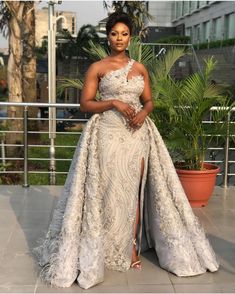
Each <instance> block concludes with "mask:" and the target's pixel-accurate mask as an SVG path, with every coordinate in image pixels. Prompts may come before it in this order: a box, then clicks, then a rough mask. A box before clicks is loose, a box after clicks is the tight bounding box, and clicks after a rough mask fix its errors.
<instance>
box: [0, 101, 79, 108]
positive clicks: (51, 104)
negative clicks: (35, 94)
mask: <svg viewBox="0 0 235 294" xmlns="http://www.w3.org/2000/svg"><path fill="white" fill-rule="evenodd" d="M0 106H22V107H27V106H33V107H34V106H35V107H58V108H59V107H62V108H63V107H66V108H68V107H72V108H73V107H80V103H78V104H75V103H38V102H35V103H32V102H0Z"/></svg>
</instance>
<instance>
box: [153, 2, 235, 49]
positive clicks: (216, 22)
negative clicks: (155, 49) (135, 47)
mask: <svg viewBox="0 0 235 294" xmlns="http://www.w3.org/2000/svg"><path fill="white" fill-rule="evenodd" d="M148 10H149V12H150V14H152V15H153V16H154V20H153V21H149V22H147V26H148V27H149V28H150V30H151V36H150V37H149V39H151V41H154V39H155V41H156V39H158V38H160V37H162V36H160V35H159V33H158V30H159V29H160V31H161V33H164V27H165V28H169V27H172V28H174V29H175V33H176V34H179V35H186V36H190V37H191V41H192V43H194V44H195V43H203V42H211V41H215V40H224V39H230V38H235V1H149V3H148ZM154 30H156V34H154ZM168 32H170V33H171V32H173V30H169V29H168V30H165V34H166V35H167V34H168ZM161 35H162V34H161Z"/></svg>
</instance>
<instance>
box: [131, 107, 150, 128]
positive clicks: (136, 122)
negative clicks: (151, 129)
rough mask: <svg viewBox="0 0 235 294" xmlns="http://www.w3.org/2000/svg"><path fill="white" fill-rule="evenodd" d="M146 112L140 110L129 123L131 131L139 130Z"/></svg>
mask: <svg viewBox="0 0 235 294" xmlns="http://www.w3.org/2000/svg"><path fill="white" fill-rule="evenodd" d="M147 115H148V112H147V111H146V110H145V109H142V110H140V111H139V112H138V113H137V114H136V115H135V116H134V117H133V118H132V119H131V120H130V122H129V125H130V127H131V128H133V129H139V128H141V127H142V125H143V123H144V121H145V118H146V116H147Z"/></svg>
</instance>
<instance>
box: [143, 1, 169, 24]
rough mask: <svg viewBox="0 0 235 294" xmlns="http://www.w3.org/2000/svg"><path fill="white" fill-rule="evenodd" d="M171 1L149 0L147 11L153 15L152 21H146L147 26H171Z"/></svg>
mask: <svg viewBox="0 0 235 294" xmlns="http://www.w3.org/2000/svg"><path fill="white" fill-rule="evenodd" d="M172 3H173V1H149V2H148V11H149V13H150V14H151V15H153V16H154V19H153V20H152V21H147V23H146V24H147V26H150V27H152V26H159V27H172V22H171V20H172Z"/></svg>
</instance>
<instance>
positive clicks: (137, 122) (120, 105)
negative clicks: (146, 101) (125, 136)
mask: <svg viewBox="0 0 235 294" xmlns="http://www.w3.org/2000/svg"><path fill="white" fill-rule="evenodd" d="M114 107H115V108H116V109H117V111H118V112H120V113H121V114H122V115H123V116H124V117H125V118H126V120H127V121H128V124H129V126H130V127H131V128H132V129H139V128H140V127H141V126H142V125H143V123H144V121H145V118H146V116H147V115H148V113H147V111H146V110H145V109H142V110H140V111H139V112H136V110H135V109H134V108H133V107H132V106H131V105H130V104H128V103H126V102H122V101H120V100H117V101H115V102H114Z"/></svg>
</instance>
